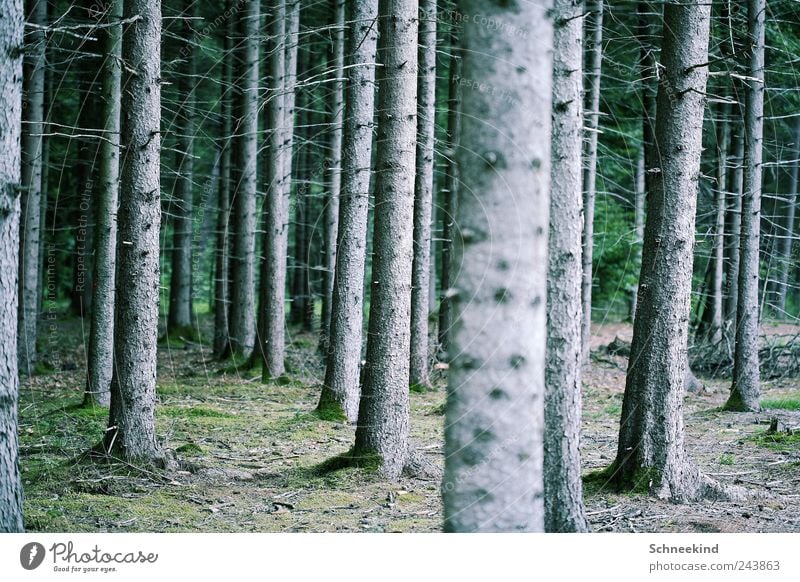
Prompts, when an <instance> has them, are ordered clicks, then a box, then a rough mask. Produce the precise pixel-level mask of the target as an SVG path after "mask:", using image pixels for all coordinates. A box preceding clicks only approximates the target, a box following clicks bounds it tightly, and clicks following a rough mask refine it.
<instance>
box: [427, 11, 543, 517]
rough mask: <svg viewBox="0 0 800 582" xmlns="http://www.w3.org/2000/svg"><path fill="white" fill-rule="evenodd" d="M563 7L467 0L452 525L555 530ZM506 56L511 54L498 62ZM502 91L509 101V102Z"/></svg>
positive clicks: (450, 439) (450, 436)
mask: <svg viewBox="0 0 800 582" xmlns="http://www.w3.org/2000/svg"><path fill="white" fill-rule="evenodd" d="M551 5H552V3H551V2H550V1H548V0H538V1H531V2H524V3H522V2H520V3H500V2H493V3H486V2H479V1H477V0H469V1H466V2H464V3H463V4H462V8H463V10H464V13H465V14H476V13H479V12H481V13H483V14H484V15H486V17H487V18H489V19H490V21H492V22H494V23H496V24H497V26H498V27H503V28H499V30H504V29H511V30H514V29H517V28H516V27H518V26H519V25H520V23H524V26H525V31H526V32H525V36H526V39H527V40H526V41H525V42H520V39H519V38H517V37H516V35H506V34H488V33H487V32H486V30H485V29H483V28H482V27H481V25H480V24H479V23H477V22H473V21H472V20H468V21H467V22H466V23H465V26H464V32H463V35H464V36H463V38H464V51H463V58H464V78H465V79H480V80H481V82H482V83H486V84H487V85H488V86H489V87H492V91H491V92H489V91H478V90H468V91H465V92H464V100H463V128H462V133H461V136H462V141H461V144H460V147H459V149H458V160H459V168H460V171H461V172H462V173H463V181H462V183H463V184H467V185H469V188H464V189H461V190H460V195H459V200H458V211H457V212H458V225H459V227H460V229H461V237H460V238H459V239H457V241H456V245H455V248H454V251H455V252H454V257H453V264H454V265H459V271H458V273H457V276H456V279H455V281H454V285H453V287H454V290H453V298H454V306H453V307H454V310H455V318H454V322H455V323H454V327H453V332H452V340H451V341H452V346H451V347H452V354H453V357H452V360H451V361H452V363H451V366H450V379H449V384H450V385H449V391H448V398H447V416H446V420H445V476H444V484H443V499H444V529H445V531H450V532H470V531H481V532H492V531H502V532H524V531H542V530H543V528H544V492H543V475H542V464H543V455H544V452H543V435H544V391H545V388H544V387H545V348H546V337H547V330H546V327H547V324H546V293H547V288H546V278H547V229H548V214H549V212H548V207H549V191H550V127H551V121H550V117H551V111H552V109H551V104H552V94H551V88H552V86H551V78H552V72H553V64H552V57H551V54H552V35H553V29H552V23H551V22H550V20H549V16H548V13H549V9H550V7H551ZM497 55H503V58H502V59H498V58H497ZM498 96H500V97H499V98H498Z"/></svg>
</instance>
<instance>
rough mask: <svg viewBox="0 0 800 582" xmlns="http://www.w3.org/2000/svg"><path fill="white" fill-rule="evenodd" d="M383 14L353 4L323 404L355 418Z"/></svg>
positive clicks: (374, 3) (373, 4)
mask: <svg viewBox="0 0 800 582" xmlns="http://www.w3.org/2000/svg"><path fill="white" fill-rule="evenodd" d="M377 18H378V0H369V1H365V2H357V3H353V4H352V5H351V6H349V11H348V14H347V22H348V27H349V34H348V35H347V37H348V38H349V44H348V46H347V83H346V87H345V91H346V99H345V112H344V136H343V141H342V187H341V200H340V204H339V225H340V229H339V241H338V245H337V246H338V248H339V253H338V257H337V260H336V275H335V278H334V286H333V297H332V303H331V306H332V312H331V328H330V349H329V351H328V357H327V361H326V364H327V365H326V368H325V383H324V386H323V388H322V395H321V397H320V402H319V407H318V408H319V411H320V413H322V414H324V415H330V416H340V415H343V416H344V417H346V418H347V420H349V421H350V422H355V421H356V420H357V418H358V398H359V367H360V363H361V343H362V342H361V340H362V335H363V333H362V327H363V317H364V316H363V308H364V283H363V282H364V270H365V265H366V239H367V224H368V213H369V180H370V164H371V158H372V129H373V115H374V110H375V51H376V47H377V43H378V23H377ZM356 65H358V66H356Z"/></svg>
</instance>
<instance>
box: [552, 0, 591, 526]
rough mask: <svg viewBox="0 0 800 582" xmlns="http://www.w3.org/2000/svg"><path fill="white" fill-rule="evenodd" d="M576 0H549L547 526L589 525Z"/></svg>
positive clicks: (578, 11) (579, 10) (579, 31)
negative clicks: (583, 454)
mask: <svg viewBox="0 0 800 582" xmlns="http://www.w3.org/2000/svg"><path fill="white" fill-rule="evenodd" d="M582 14H583V2H582V1H576V0H556V2H555V10H554V35H553V114H552V116H553V128H552V142H551V144H552V154H551V168H550V240H549V251H548V266H547V361H546V368H545V381H546V388H545V397H544V406H545V408H544V415H545V426H546V429H545V433H544V443H545V445H544V495H545V496H544V509H545V529H546V530H547V531H551V532H567V531H571V532H574V531H579V532H584V531H587V530H588V525H587V523H586V514H585V513H586V512H585V510H584V508H583V500H582V481H581V460H580V451H579V448H578V447H579V445H580V424H581V422H580V419H581V348H582V344H581V306H582V302H581V272H582V271H581V265H582V264H581V233H582V227H583V224H582V223H583V221H582V218H581V212H582V210H583V193H582V183H581V177H582V176H581V167H582V159H581V151H582V148H581V146H582V143H583V133H582V132H583V107H582V103H581V93H582V89H583V88H582V83H583V78H582V66H581V61H582V58H583V47H582V41H583V30H582V27H583V23H582V22H581V18H580V17H581V15H582Z"/></svg>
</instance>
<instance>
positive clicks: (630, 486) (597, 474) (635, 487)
mask: <svg viewBox="0 0 800 582" xmlns="http://www.w3.org/2000/svg"><path fill="white" fill-rule="evenodd" d="M660 478H661V473H660V472H659V471H658V470H657V469H656V468H655V467H640V468H639V469H638V470H637V471H636V473H634V475H633V476H632V477H631V478H629V479H623V478H622V476H621V474H620V472H619V470H618V468H617V464H616V462H614V463H612V464H611V465H609V466H608V467H606V468H605V469H600V470H598V471H592V472H590V473H587V474H586V475H584V476H583V483H584V486H585V489H586V492H587V494H591V493H600V492H603V491H608V490H611V491H615V492H617V493H629V494H631V495H645V494H647V493H649V492H650V486H651V484H652V483H657V482H658V481H659V480H660Z"/></svg>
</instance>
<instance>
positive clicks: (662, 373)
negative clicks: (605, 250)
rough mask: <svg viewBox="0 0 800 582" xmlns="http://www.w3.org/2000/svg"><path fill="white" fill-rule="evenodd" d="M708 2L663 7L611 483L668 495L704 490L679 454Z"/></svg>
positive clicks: (682, 497)
mask: <svg viewBox="0 0 800 582" xmlns="http://www.w3.org/2000/svg"><path fill="white" fill-rule="evenodd" d="M710 19H711V10H710V6H709V5H708V4H705V5H704V4H697V3H695V2H689V1H687V0H682V1H681V2H680V3H678V2H673V3H668V4H666V5H665V7H664V28H663V35H664V40H663V45H662V49H661V67H660V70H661V82H660V83H659V90H658V106H657V117H656V151H657V152H659V157H660V164H659V166H658V168H657V169H658V171H657V172H654V175H655V176H656V178H655V179H653V180H652V182H651V184H652V189H651V190H649V191H648V212H647V218H646V222H645V232H644V250H643V262H642V271H641V276H640V283H639V303H638V307H637V310H636V317H635V319H634V326H633V341H632V343H631V358H630V359H629V363H628V374H627V378H626V383H625V395H624V398H623V405H622V419H621V422H620V433H619V444H618V447H619V448H618V452H617V458H616V461H615V462H614V465H613V467H612V469H613V477H612V478H613V480H614V481H615V482H616V484H617V486H618V487H620V488H632V489H641V488H648V489H649V490H650V491H651V492H652V493H654V494H656V495H657V496H659V497H662V498H669V499H672V500H673V501H686V500H690V499H696V498H698V497H700V496H702V495H705V494H707V492H708V486H709V484H708V482H709V480H708V479H707V478H704V477H703V476H702V475H701V474H700V473H699V471H698V470H697V468H696V467H695V466H694V465H692V464H691V463H690V462H689V461H688V459H687V458H686V453H685V450H684V430H683V396H684V384H685V381H686V371H687V357H686V352H687V343H688V331H689V326H688V322H689V315H690V309H691V302H690V297H691V282H692V263H693V246H694V228H695V209H696V204H697V188H698V181H699V177H700V156H701V149H702V130H703V110H704V104H705V97H704V95H705V90H706V81H707V78H708V69H707V66H706V63H707V61H708V40H709V25H710Z"/></svg>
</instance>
